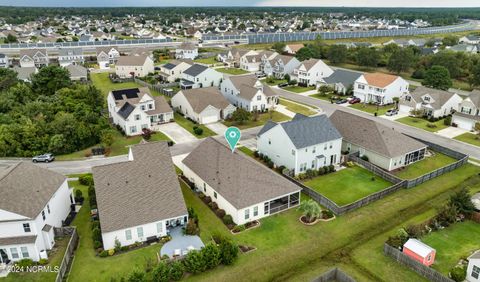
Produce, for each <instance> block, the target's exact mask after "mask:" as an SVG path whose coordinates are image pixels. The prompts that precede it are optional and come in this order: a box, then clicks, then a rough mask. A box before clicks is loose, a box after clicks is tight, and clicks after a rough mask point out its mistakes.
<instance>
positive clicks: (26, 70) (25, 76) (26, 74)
mask: <svg viewBox="0 0 480 282" xmlns="http://www.w3.org/2000/svg"><path fill="white" fill-rule="evenodd" d="M13 71H14V72H16V73H17V78H18V79H19V80H23V81H25V82H31V78H32V75H33V74H36V73H37V72H38V69H37V68H36V67H23V68H21V67H18V66H14V67H13Z"/></svg>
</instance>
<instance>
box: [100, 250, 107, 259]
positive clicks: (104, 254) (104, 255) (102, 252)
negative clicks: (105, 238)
mask: <svg viewBox="0 0 480 282" xmlns="http://www.w3.org/2000/svg"><path fill="white" fill-rule="evenodd" d="M98 256H99V257H101V258H104V257H108V251H107V250H103V251H101V252H100V254H99V255H98Z"/></svg>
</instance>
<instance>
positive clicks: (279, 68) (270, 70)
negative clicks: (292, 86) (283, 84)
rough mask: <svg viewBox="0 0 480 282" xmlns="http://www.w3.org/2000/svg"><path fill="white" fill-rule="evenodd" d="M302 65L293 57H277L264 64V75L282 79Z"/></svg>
mask: <svg viewBox="0 0 480 282" xmlns="http://www.w3.org/2000/svg"><path fill="white" fill-rule="evenodd" d="M300 64H301V63H300V61H299V60H298V59H297V58H295V57H293V56H285V55H277V56H275V57H274V58H273V59H271V60H265V61H264V62H263V73H264V74H266V75H268V76H270V75H272V76H274V77H276V78H280V79H282V78H284V77H285V75H286V74H288V75H290V74H292V73H293V70H294V69H295V68H296V67H298V66H299V65H300Z"/></svg>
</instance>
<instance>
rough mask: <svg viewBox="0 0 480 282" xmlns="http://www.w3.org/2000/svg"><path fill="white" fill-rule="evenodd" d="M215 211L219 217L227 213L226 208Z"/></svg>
mask: <svg viewBox="0 0 480 282" xmlns="http://www.w3.org/2000/svg"><path fill="white" fill-rule="evenodd" d="M215 213H216V214H217V216H218V217H219V218H223V217H224V216H225V215H226V212H225V210H222V209H218V210H217V211H216V212H215Z"/></svg>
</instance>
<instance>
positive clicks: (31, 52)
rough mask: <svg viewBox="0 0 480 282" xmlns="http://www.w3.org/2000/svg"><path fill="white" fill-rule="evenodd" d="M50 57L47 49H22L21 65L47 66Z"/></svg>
mask: <svg viewBox="0 0 480 282" xmlns="http://www.w3.org/2000/svg"><path fill="white" fill-rule="evenodd" d="M48 63H49V58H48V54H47V50H46V49H21V50H20V66H21V67H22V68H24V67H37V68H41V67H45V66H48Z"/></svg>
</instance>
